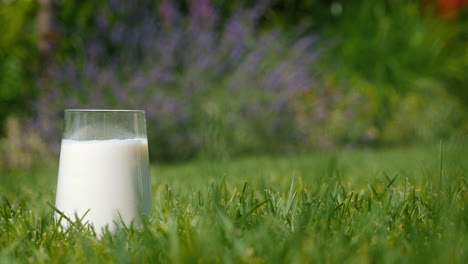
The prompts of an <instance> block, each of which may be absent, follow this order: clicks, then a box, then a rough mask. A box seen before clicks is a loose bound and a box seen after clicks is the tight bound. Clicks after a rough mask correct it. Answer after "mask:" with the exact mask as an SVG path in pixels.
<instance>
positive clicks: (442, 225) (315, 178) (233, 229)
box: [0, 143, 468, 263]
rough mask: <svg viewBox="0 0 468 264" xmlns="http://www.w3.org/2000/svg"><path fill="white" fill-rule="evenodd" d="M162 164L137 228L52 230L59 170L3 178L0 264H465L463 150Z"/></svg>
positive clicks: (467, 191) (467, 154) (466, 170)
mask: <svg viewBox="0 0 468 264" xmlns="http://www.w3.org/2000/svg"><path fill="white" fill-rule="evenodd" d="M466 146H467V145H466V144H465V143H463V144H460V143H457V144H455V143H446V144H444V145H443V146H442V151H441V148H440V146H439V145H437V146H426V147H421V148H407V149H388V150H378V151H375V150H374V151H371V150H362V151H342V152H334V153H331V152H330V153H314V154H309V155H303V156H299V157H277V158H275V157H255V158H244V159H238V160H232V161H217V162H215V161H212V162H210V161H198V162H192V163H188V164H179V165H158V164H156V165H155V166H153V170H152V184H153V186H152V188H153V189H152V190H153V211H152V212H153V213H152V215H151V217H149V218H148V219H146V220H145V221H144V223H143V226H142V227H140V228H136V227H134V226H129V227H126V228H123V229H120V230H118V231H116V232H115V233H109V232H106V233H105V234H104V235H103V236H102V238H100V239H98V238H96V236H94V235H93V233H92V231H90V230H89V229H88V228H86V226H83V225H81V224H80V223H77V224H76V225H75V226H74V227H72V228H71V229H69V230H67V231H65V232H63V231H60V230H59V228H58V226H57V224H55V223H54V221H53V209H52V208H51V206H49V205H48V202H50V203H52V204H53V203H54V195H55V184H56V176H57V175H56V167H55V166H51V167H49V168H46V167H44V168H43V169H40V170H36V171H34V172H30V173H9V174H3V175H2V177H0V194H1V196H2V197H3V198H2V199H1V201H0V263H15V262H19V263H24V262H32V263H51V262H52V263H53V262H61V263H62V262H65V263H73V262H80V263H94V262H119V263H128V262H132V263H143V262H152V263H161V262H169V263H314V262H328V263H330V262H333V263H343V262H346V263H350V262H351V263H432V262H436V263H463V262H464V260H465V261H466V260H467V259H468V248H467V245H468V237H467V234H468V232H467V231H468V230H467V227H468V214H467V212H466V210H467V209H468V183H467V174H468V163H467V162H466V161H467V160H468V149H467V148H466Z"/></svg>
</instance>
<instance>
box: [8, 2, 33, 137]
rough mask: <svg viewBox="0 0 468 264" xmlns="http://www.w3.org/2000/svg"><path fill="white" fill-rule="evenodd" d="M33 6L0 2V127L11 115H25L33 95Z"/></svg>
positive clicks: (25, 3)
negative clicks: (0, 30)
mask: <svg viewBox="0 0 468 264" xmlns="http://www.w3.org/2000/svg"><path fill="white" fill-rule="evenodd" d="M36 5H37V3H36V1H26V0H13V1H0V25H1V29H2V32H1V34H0V125H1V124H3V121H4V120H5V118H6V117H7V116H8V115H9V114H11V113H25V108H26V107H27V102H28V101H30V99H31V98H32V96H33V94H34V91H33V83H34V81H33V76H34V65H35V63H36V61H37V60H38V56H37V52H36V51H37V48H36V43H35V31H34V23H35V20H34V19H33V18H34V17H35V16H34V12H35V8H36ZM2 132H3V130H2V129H0V135H1V134H2Z"/></svg>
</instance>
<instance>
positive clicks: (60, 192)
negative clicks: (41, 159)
mask: <svg viewBox="0 0 468 264" xmlns="http://www.w3.org/2000/svg"><path fill="white" fill-rule="evenodd" d="M56 207H57V209H59V210H60V211H62V212H63V213H64V214H65V215H67V216H68V217H69V218H70V219H72V220H75V214H77V216H78V217H79V218H81V217H83V215H84V214H85V213H86V211H88V210H90V211H89V212H88V213H87V214H86V216H85V218H84V220H83V223H84V222H86V221H89V223H91V224H92V225H93V226H94V229H95V231H96V232H98V233H100V231H101V230H102V228H103V227H104V226H106V225H107V224H109V229H111V230H112V229H114V228H115V227H116V225H115V222H117V224H119V223H121V221H123V222H124V223H125V224H129V223H130V222H131V221H132V220H135V221H136V222H138V221H139V216H140V214H141V213H143V214H144V213H148V212H149V210H150V208H151V187H150V175H149V160H148V143H147V140H146V139H125V140H118V139H113V140H89V141H77V140H69V139H64V140H62V146H61V151H60V168H59V177H58V184H57V197H56ZM57 217H58V216H57ZM62 224H63V225H65V226H67V225H68V223H67V221H66V220H65V219H63V220H62Z"/></svg>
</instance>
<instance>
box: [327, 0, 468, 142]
mask: <svg viewBox="0 0 468 264" xmlns="http://www.w3.org/2000/svg"><path fill="white" fill-rule="evenodd" d="M334 5H335V8H336V9H337V10H340V12H339V14H337V18H336V19H335V23H333V24H332V25H328V26H325V27H324V28H323V29H322V32H323V37H324V39H325V40H326V41H325V42H322V44H323V45H325V48H324V51H325V52H324V55H323V57H322V58H323V61H324V63H325V66H324V67H326V68H327V69H335V70H331V72H334V73H333V74H334V75H335V76H336V77H335V78H337V79H339V80H341V82H342V83H344V84H342V85H343V86H345V87H347V88H346V89H347V93H348V94H353V93H356V92H357V93H359V94H360V95H362V96H364V97H366V98H367V99H368V102H369V103H370V104H371V106H369V108H368V109H367V110H366V111H365V114H364V115H362V116H357V117H356V120H357V121H358V122H359V123H367V125H368V126H369V127H368V128H367V129H364V130H363V131H374V132H373V133H371V134H374V135H375V139H374V141H376V142H380V143H393V144H395V143H408V142H415V141H417V139H422V138H424V139H425V140H429V139H431V140H435V139H438V138H440V137H446V136H448V134H450V133H451V132H453V131H460V129H465V133H466V126H467V120H468V119H467V116H468V115H467V112H466V111H467V106H468V97H467V91H468V90H467V89H466V88H467V87H468V76H467V74H466V72H468V68H467V67H468V57H467V56H468V52H467V48H466V47H467V46H466V44H467V43H466V37H467V34H466V33H467V28H468V27H466V17H463V16H461V17H460V19H458V20H444V19H441V18H439V17H437V16H435V14H434V13H433V12H432V11H431V9H430V8H427V9H424V8H423V7H422V6H421V2H420V1H399V0H386V1H358V0H355V1H335V2H334ZM337 6H339V8H338V7H337ZM331 8H333V7H331ZM327 74H329V73H327ZM416 101H417V103H416ZM430 109H432V110H434V109H438V111H432V112H430V111H431V110H430ZM406 111H409V112H406ZM439 112H440V113H449V112H450V113H451V114H447V115H446V116H443V115H440V114H439ZM402 116H404V117H402ZM423 116H425V117H426V118H423ZM402 118H404V119H406V121H405V122H403V123H404V124H403V123H402V120H401V119H402ZM427 118H429V119H433V121H434V122H429V123H427V122H426V121H428V120H427ZM436 120H437V122H435V121H436ZM438 121H440V122H438ZM396 124H400V125H403V126H405V127H404V128H402V129H400V130H396V128H395V126H396ZM442 124H443V125H442ZM387 130H389V131H387ZM420 130H426V131H428V132H427V133H423V134H424V136H423V134H422V133H420V132H416V131H420ZM440 130H444V131H440ZM429 131H432V132H429ZM364 134H366V133H364ZM397 134H398V135H397ZM390 135H392V136H390ZM358 138H359V137H357V138H356V137H353V136H352V137H351V138H350V140H351V141H353V139H354V141H355V140H356V139H358ZM398 139H400V140H398Z"/></svg>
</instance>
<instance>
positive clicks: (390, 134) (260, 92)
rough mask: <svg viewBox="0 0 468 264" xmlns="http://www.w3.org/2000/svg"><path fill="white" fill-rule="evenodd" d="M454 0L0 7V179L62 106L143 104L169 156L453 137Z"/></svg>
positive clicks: (47, 155)
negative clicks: (1, 172) (0, 174)
mask: <svg viewBox="0 0 468 264" xmlns="http://www.w3.org/2000/svg"><path fill="white" fill-rule="evenodd" d="M467 15H468V1H467V0H380V1H366V0H346V1H344V0H342V1H339V0H336V1H332V0H303V1H301V0H267V1H248V0H238V1H223V0H178V1H176V0H134V1H122V0H110V1H104V0H102V1H65V0H0V29H1V34H0V127H1V130H0V171H1V170H3V171H5V170H7V171H15V170H24V169H30V168H33V167H35V166H41V164H43V163H44V162H47V161H54V160H56V159H57V154H58V151H59V146H60V139H61V126H62V121H63V109H64V108H105V109H144V110H145V111H146V115H147V126H148V136H149V140H150V153H151V159H152V160H153V161H158V162H175V161H185V160H190V159H203V158H208V159H227V158H231V157H238V156H243V155H291V154H298V153H303V152H310V151H317V150H330V149H343V148H387V147H400V146H408V145H418V144H429V143H431V142H438V141H439V140H444V139H448V138H451V137H459V136H466V135H467V133H468V114H467V113H468V111H467V110H468V74H467V73H468V50H467V49H468V45H467V44H468V42H467V41H468V16H467Z"/></svg>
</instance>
